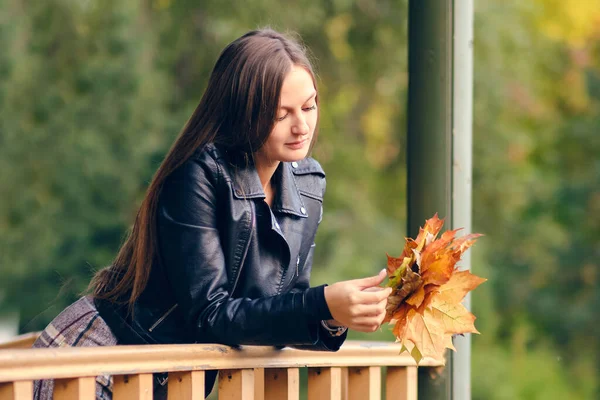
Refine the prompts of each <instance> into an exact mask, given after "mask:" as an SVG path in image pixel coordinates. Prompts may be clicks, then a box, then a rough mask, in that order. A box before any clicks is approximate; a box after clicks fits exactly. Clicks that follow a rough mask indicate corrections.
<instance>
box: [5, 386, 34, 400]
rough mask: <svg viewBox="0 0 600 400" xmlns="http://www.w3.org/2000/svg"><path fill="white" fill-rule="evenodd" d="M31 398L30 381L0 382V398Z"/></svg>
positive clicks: (17, 399)
mask: <svg viewBox="0 0 600 400" xmlns="http://www.w3.org/2000/svg"><path fill="white" fill-rule="evenodd" d="M31 398H33V382H32V381H17V382H6V383H0V400H21V399H31Z"/></svg>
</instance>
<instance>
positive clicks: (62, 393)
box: [54, 377, 96, 400]
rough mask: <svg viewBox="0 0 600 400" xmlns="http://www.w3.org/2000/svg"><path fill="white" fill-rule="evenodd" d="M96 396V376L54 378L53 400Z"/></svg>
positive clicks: (88, 398) (88, 399)
mask: <svg viewBox="0 0 600 400" xmlns="http://www.w3.org/2000/svg"><path fill="white" fill-rule="evenodd" d="M95 398H96V378H94V377H85V378H73V379H56V380H55V381H54V400H73V399H77V400H94V399H95Z"/></svg>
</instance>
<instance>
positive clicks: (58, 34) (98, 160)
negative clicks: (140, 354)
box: [0, 0, 600, 400]
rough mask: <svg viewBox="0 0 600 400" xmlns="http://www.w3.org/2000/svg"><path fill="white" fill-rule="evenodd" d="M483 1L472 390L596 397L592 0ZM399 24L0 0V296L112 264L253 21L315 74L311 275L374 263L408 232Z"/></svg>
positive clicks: (398, 0) (380, 19)
mask: <svg viewBox="0 0 600 400" xmlns="http://www.w3.org/2000/svg"><path fill="white" fill-rule="evenodd" d="M475 3H476V15H475V76H474V80H475V101H474V143H475V144H474V172H473V178H474V182H473V197H474V199H473V200H474V202H473V207H474V209H473V212H474V226H473V230H474V231H476V232H482V233H485V234H486V237H485V238H484V239H482V240H480V241H479V242H478V244H477V246H475V248H474V249H473V250H472V251H473V261H472V264H473V269H474V270H475V272H476V273H477V274H478V275H481V276H485V277H487V278H489V281H488V283H486V284H485V285H483V286H482V287H481V288H479V289H477V290H476V291H475V292H474V294H473V307H474V312H475V314H476V315H477V316H478V317H479V319H478V320H477V326H478V328H479V330H480V331H481V332H482V335H481V336H477V337H474V339H473V341H474V344H473V346H474V349H473V369H472V373H473V377H472V382H473V383H472V384H473V398H474V399H486V400H487V399H492V400H495V399H498V400H500V399H542V398H543V399H563V398H569V399H593V398H598V397H600V389H599V387H600V357H599V356H598V355H599V354H600V314H599V313H598V312H597V310H598V309H599V308H600V290H599V289H600V287H599V286H600V285H599V281H600V261H599V260H600V132H599V127H600V4H599V3H598V1H597V0H579V1H577V2H574V1H571V2H565V1H559V0H531V1H528V2H522V1H517V0H509V1H506V0H478V1H477V2H475ZM407 24H408V21H407V0H372V1H366V0H361V1H348V0H318V1H307V0H298V1H294V2H289V3H286V4H285V6H283V5H282V4H281V3H280V2H276V1H274V0H252V1H247V2H240V1H235V0H202V1H189V0H139V1H127V2H125V1H116V0H105V1H96V0H85V1H84V0H45V1H43V2H35V1H26V0H0V49H2V51H1V52H0V238H1V239H0V312H10V311H14V310H18V312H19V314H20V321H21V322H20V330H21V331H32V330H39V329H43V327H44V326H45V324H46V323H47V322H49V321H50V320H51V319H52V318H53V317H54V316H55V315H56V314H58V312H60V310H61V309H62V308H63V307H65V306H66V305H67V304H69V303H70V302H71V301H73V300H74V299H76V298H77V297H78V296H79V294H80V293H81V291H82V290H83V289H84V288H85V287H86V285H87V283H88V281H89V278H90V276H91V274H92V271H93V270H95V269H97V268H100V267H102V266H105V265H107V264H109V263H110V261H111V259H112V258H113V257H114V255H115V254H116V251H117V249H118V247H119V244H120V243H121V241H122V239H123V237H124V234H125V232H126V231H127V229H128V227H129V226H130V224H131V222H132V220H133V216H134V215H135V212H136V211H137V207H138V205H139V202H140V200H141V198H142V196H143V193H144V190H145V188H146V186H147V184H148V182H149V180H150V179H151V177H152V174H153V172H154V171H155V169H156V167H157V166H158V164H159V162H160V160H161V158H162V157H163V156H164V154H165V153H166V151H167V149H168V147H169V146H170V144H171V143H172V141H173V140H174V138H175V137H176V135H177V134H178V132H179V130H180V129H181V128H182V127H183V125H184V123H185V121H186V119H187V118H188V117H189V115H190V114H191V112H192V110H193V108H194V107H195V105H196V104H197V102H198V100H199V99H200V96H201V93H202V90H203V88H204V85H205V84H206V81H207V78H208V76H209V73H210V71H211V69H212V66H213V64H214V62H215V60H216V58H217V56H218V53H219V52H220V50H221V49H222V48H223V47H224V46H225V45H226V44H227V43H229V42H230V41H231V40H233V39H234V38H236V37H238V36H239V35H241V34H242V33H244V32H246V31H247V30H250V29H253V28H257V27H262V26H266V25H270V26H272V27H273V28H276V29H279V30H283V31H288V30H289V31H295V32H298V33H299V34H300V35H301V37H302V39H303V40H304V42H305V43H306V44H307V45H308V47H309V48H310V49H311V51H312V53H313V56H314V59H315V63H316V66H317V69H318V73H319V78H320V82H319V84H320V86H319V89H320V96H321V99H322V108H321V121H322V123H321V133H320V137H319V143H318V145H317V148H316V149H315V153H314V156H315V157H316V158H317V159H318V160H319V161H321V163H322V164H323V166H324V168H325V170H326V172H327V174H328V192H327V196H326V201H325V208H326V213H325V216H324V222H323V224H322V225H321V229H320V231H319V235H318V243H317V249H318V252H317V254H316V259H315V274H314V283H315V284H317V283H320V282H334V281H336V280H340V279H349V278H354V277H360V276H364V275H367V274H372V273H374V272H376V271H378V270H379V269H381V268H382V267H383V266H384V265H385V253H386V252H388V253H390V254H393V255H397V254H399V253H400V251H401V246H402V243H403V238H404V236H405V235H407V234H408V235H411V236H412V235H413V234H415V232H408V233H407V232H405V225H406V188H405V183H406V166H405V164H406V155H405V149H406V147H405V142H406V104H405V103H406V92H407V83H408V76H407V57H406V53H407V51H406V50H407ZM358 337H361V336H360V335H356V334H355V335H354V338H358ZM367 337H368V338H370V339H379V340H385V339H391V338H392V335H391V332H388V330H387V328H384V329H383V331H382V332H380V333H378V334H374V335H370V336H367Z"/></svg>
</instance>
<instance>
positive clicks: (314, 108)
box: [275, 104, 317, 121]
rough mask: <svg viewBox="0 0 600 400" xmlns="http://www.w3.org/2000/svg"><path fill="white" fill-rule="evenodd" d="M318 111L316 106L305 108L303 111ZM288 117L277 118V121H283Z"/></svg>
mask: <svg viewBox="0 0 600 400" xmlns="http://www.w3.org/2000/svg"><path fill="white" fill-rule="evenodd" d="M316 109H317V105H316V104H315V105H314V106H311V107H307V108H303V109H302V111H306V112H308V111H312V110H316ZM287 116H288V114H285V115H284V116H283V117H279V118H275V120H276V121H283V120H284V119H285V118H286V117H287Z"/></svg>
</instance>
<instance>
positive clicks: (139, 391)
mask: <svg viewBox="0 0 600 400" xmlns="http://www.w3.org/2000/svg"><path fill="white" fill-rule="evenodd" d="M113 380H114V383H113V399H114V400H130V399H131V400H134V399H135V400H152V390H153V389H152V374H136V375H115V376H113Z"/></svg>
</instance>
